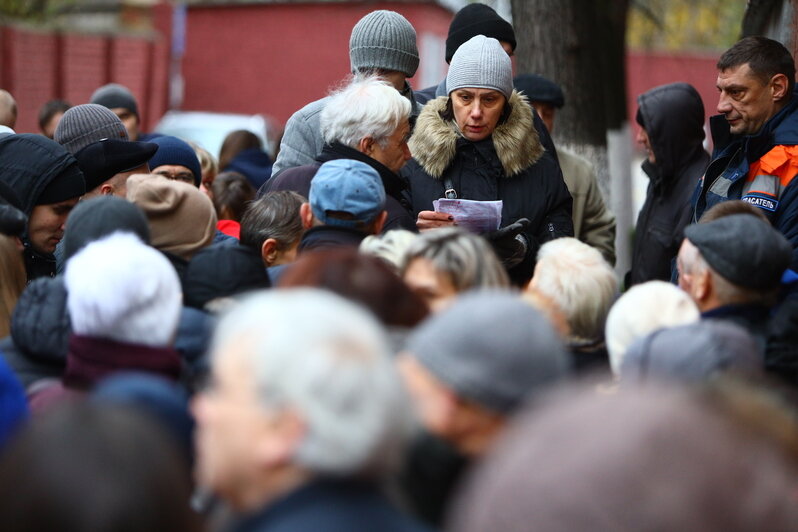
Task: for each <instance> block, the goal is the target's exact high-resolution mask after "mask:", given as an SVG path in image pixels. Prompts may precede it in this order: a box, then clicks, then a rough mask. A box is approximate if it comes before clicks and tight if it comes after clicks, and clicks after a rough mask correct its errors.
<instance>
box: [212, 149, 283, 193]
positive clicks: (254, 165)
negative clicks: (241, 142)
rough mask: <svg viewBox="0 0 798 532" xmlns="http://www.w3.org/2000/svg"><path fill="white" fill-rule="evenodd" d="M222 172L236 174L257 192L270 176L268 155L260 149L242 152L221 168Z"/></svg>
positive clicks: (270, 164) (270, 168) (270, 163)
mask: <svg viewBox="0 0 798 532" xmlns="http://www.w3.org/2000/svg"><path fill="white" fill-rule="evenodd" d="M221 171H222V172H238V173H239V174H241V175H243V176H244V177H246V178H247V181H249V184H250V185H252V186H253V187H255V190H258V189H259V188H260V187H261V186H263V183H265V182H266V181H267V180H268V179H269V177H271V175H272V160H271V157H269V154H268V153H266V152H265V151H263V150H261V149H260V148H250V149H248V150H244V151H242V152H241V153H239V154H238V155H236V156H235V157H233V160H232V161H230V163H229V164H228V165H227V166H226V167H224V168H222V170H221Z"/></svg>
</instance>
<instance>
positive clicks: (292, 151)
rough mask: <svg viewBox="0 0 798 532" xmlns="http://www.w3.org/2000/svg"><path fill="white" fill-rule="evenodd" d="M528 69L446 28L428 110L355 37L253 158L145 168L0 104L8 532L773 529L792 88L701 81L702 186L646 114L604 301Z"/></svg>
mask: <svg viewBox="0 0 798 532" xmlns="http://www.w3.org/2000/svg"><path fill="white" fill-rule="evenodd" d="M515 47H516V38H515V33H514V31H513V28H512V26H511V24H509V23H508V22H507V21H505V20H503V19H502V18H501V17H500V16H499V15H498V14H496V12H495V11H493V10H492V9H491V8H490V7H488V6H486V5H483V4H479V3H471V4H468V5H467V6H466V7H465V8H463V9H462V10H461V11H459V12H458V13H457V14H456V15H455V16H454V18H453V20H452V22H451V26H450V29H449V36H448V39H447V41H446V57H445V59H446V62H447V63H448V64H449V70H448V74H447V76H446V78H445V79H444V80H442V81H441V82H440V83H439V84H437V85H435V86H433V87H429V88H426V89H423V90H414V89H413V88H412V87H411V85H410V84H409V82H408V78H412V77H413V76H414V74H415V72H416V69H417V68H418V64H419V55H418V50H417V46H416V32H415V30H414V28H413V26H412V25H411V24H410V23H409V22H408V21H407V19H405V18H404V17H403V16H402V15H401V14H399V13H397V12H393V11H386V10H379V11H373V12H371V13H369V14H367V15H366V16H364V17H363V18H362V19H361V20H360V21H359V22H358V23H357V24H356V25H355V26H354V28H353V29H352V34H351V39H350V46H349V55H350V59H351V76H350V77H349V78H347V80H346V82H345V83H342V84H341V85H340V87H339V88H338V89H336V90H334V91H333V92H331V93H330V94H329V95H328V96H326V97H325V98H323V99H321V100H318V101H315V102H311V103H309V104H308V105H306V106H304V107H303V108H302V109H300V110H298V111H296V113H295V114H294V115H293V116H292V117H291V118H290V120H289V121H288V123H287V124H286V129H285V133H284V136H283V137H282V141H281V143H280V147H279V150H278V153H277V154H276V157H274V158H272V156H271V155H270V154H269V153H267V152H266V151H265V150H264V147H263V146H262V145H261V144H260V141H259V139H258V137H257V136H256V135H254V134H253V133H251V132H247V131H236V132H233V133H231V134H230V135H229V136H228V137H227V139H226V140H225V142H224V145H223V146H222V149H221V153H220V154H218V157H217V156H216V154H211V153H209V152H207V151H206V150H205V149H203V147H202V146H199V145H196V144H191V143H190V142H187V141H186V140H184V139H180V138H177V137H173V136H165V135H158V134H152V133H150V134H146V133H144V132H142V131H140V127H139V126H140V118H139V114H138V106H137V102H136V100H135V97H134V96H133V94H131V92H130V91H129V90H128V89H127V88H125V87H123V86H121V85H117V84H110V85H106V86H103V87H100V88H99V89H98V90H97V91H96V92H95V93H94V94H93V95H92V96H91V99H90V102H88V103H83V104H79V105H75V106H70V105H69V104H68V103H66V102H61V101H54V102H48V103H47V105H45V106H44V107H43V108H42V113H41V116H40V125H41V129H42V134H41V135H38V134H27V133H16V132H14V130H13V127H14V120H15V118H16V109H15V106H14V104H13V102H14V100H13V97H12V96H11V95H10V94H8V93H7V92H3V91H0V273H1V274H0V490H2V491H4V493H6V495H7V496H5V497H2V498H0V521H2V522H3V529H4V530H8V531H10V532H11V531H17V530H18V531H33V530H36V531H38V530H67V531H75V532H83V531H85V532H89V531H92V532H96V531H106V530H107V531H111V530H113V531H117V530H131V531H133V530H135V531H139V530H141V531H145V530H146V531H153V530H173V531H195V530H210V531H216V530H220V531H221V530H233V531H240V532H249V531H264V532H265V531H274V532H297V531H303V532H304V531H310V530H314V531H340V532H343V531H352V530H367V531H376V530H380V531H386V532H391V531H396V532H400V531H401V532H410V531H419V532H420V531H424V530H444V529H445V530H450V531H455V532H471V531H485V530H491V531H505V530H506V531H518V530H541V531H572V530H607V531H609V530H619V529H628V530H652V531H653V530H727V531H736V530H739V531H743V530H745V531H748V530H774V531H776V530H785V531H786V530H793V529H795V527H796V526H798V499H796V494H798V416H797V414H798V395H796V388H798V295H796V294H798V259H796V257H798V251H796V249H798V221H796V219H795V211H796V209H798V199H795V198H794V197H793V196H794V195H795V194H796V192H795V191H796V190H798V185H793V178H794V177H795V175H796V174H798V148H796V146H798V137H796V136H795V133H796V132H798V95H797V94H795V93H794V84H795V66H794V61H793V58H792V56H791V55H790V53H789V52H788V51H787V49H786V48H785V47H784V46H783V45H781V44H780V43H778V42H776V41H773V40H771V39H767V38H764V37H747V38H744V39H742V40H740V41H739V42H737V43H736V44H735V45H734V46H732V47H731V48H730V49H729V50H728V51H726V52H725V53H724V54H723V55H722V56H721V58H720V60H719V62H718V74H717V75H718V89H719V93H720V95H719V102H718V106H717V111H718V113H719V115H718V116H716V117H713V118H712V121H711V122H712V128H711V131H712V135H713V147H714V151H713V154H712V155H711V156H710V154H708V153H707V152H706V151H705V150H704V147H703V140H704V129H703V125H704V103H703V102H702V101H701V98H700V96H699V95H698V93H697V92H696V90H695V89H694V88H693V87H691V86H690V85H688V84H686V83H680V82H676V83H672V84H669V85H666V86H662V87H657V88H654V89H652V90H650V91H648V92H646V93H645V94H642V95H640V97H639V99H638V104H639V105H638V112H637V116H636V121H637V123H638V125H639V132H638V140H639V142H640V143H641V145H643V146H644V147H645V149H646V160H645V161H644V163H643V169H644V171H645V172H646V174H647V175H648V176H649V178H650V185H649V188H648V192H647V198H646V202H645V204H644V206H643V208H642V211H641V212H640V215H639V219H638V223H637V228H636V233H635V237H634V256H633V260H632V268H631V271H630V272H628V273H627V274H626V275H625V276H624V277H623V278H622V279H621V278H619V277H618V275H617V274H616V272H615V270H614V269H613V266H614V264H615V250H614V240H615V221H614V217H613V214H612V212H611V211H610V210H609V209H608V208H607V205H606V203H605V200H604V198H603V197H602V195H601V192H600V190H599V188H598V186H597V182H596V172H595V170H594V168H593V165H592V164H591V162H590V161H588V160H586V159H584V158H583V157H580V156H579V155H577V154H576V153H574V152H572V151H570V150H569V149H567V148H565V147H561V146H555V144H554V141H553V140H552V137H551V134H550V133H551V132H552V131H553V127H554V118H555V116H556V111H557V110H558V109H560V108H562V107H563V105H565V94H564V93H563V90H562V88H561V87H559V86H558V85H557V84H556V83H555V82H553V81H552V80H549V79H546V78H543V77H541V76H539V75H535V74H521V75H519V76H517V77H515V78H513V72H512V60H511V57H512V54H513V52H514V50H515ZM707 75H708V76H709V75H711V73H707ZM790 135H792V136H790ZM441 200H448V201H441ZM452 206H454V208H452Z"/></svg>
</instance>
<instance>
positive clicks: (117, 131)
mask: <svg viewBox="0 0 798 532" xmlns="http://www.w3.org/2000/svg"><path fill="white" fill-rule="evenodd" d="M53 139H54V140H55V141H56V142H57V143H59V144H60V145H62V146H63V147H64V148H66V150H67V151H68V152H69V153H71V154H73V155H74V154H76V153H77V152H79V151H80V150H82V149H83V148H85V147H86V146H88V145H89V144H94V143H95V142H98V141H100V140H102V139H116V140H130V139H129V137H128V136H127V130H126V129H125V125H124V124H123V123H122V121H121V120H119V118H118V117H117V116H116V115H115V114H114V113H113V111H111V110H110V109H108V108H107V107H104V106H102V105H97V104H93V103H85V104H83V105H76V106H75V107H71V108H69V109H67V111H66V112H65V113H64V116H63V117H61V121H60V122H58V126H57V127H56V128H55V133H54V134H53Z"/></svg>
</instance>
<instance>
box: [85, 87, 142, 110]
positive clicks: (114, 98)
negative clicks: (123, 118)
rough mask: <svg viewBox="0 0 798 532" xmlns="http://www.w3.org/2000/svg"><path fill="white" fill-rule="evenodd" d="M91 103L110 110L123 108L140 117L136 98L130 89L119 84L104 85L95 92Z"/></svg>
mask: <svg viewBox="0 0 798 532" xmlns="http://www.w3.org/2000/svg"><path fill="white" fill-rule="evenodd" d="M89 102H91V103H96V104H99V105H102V106H105V107H107V108H109V109H115V108H117V107H121V108H123V109H127V110H128V111H130V112H131V113H133V114H134V115H136V116H139V106H138V104H137V103H136V97H135V96H133V93H132V92H130V89H128V88H127V87H125V86H124V85H120V84H118V83H109V84H108V85H103V86H102V87H100V88H99V89H97V90H96V91H94V94H92V95H91V99H90V100H89Z"/></svg>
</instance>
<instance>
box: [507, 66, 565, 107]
mask: <svg viewBox="0 0 798 532" xmlns="http://www.w3.org/2000/svg"><path fill="white" fill-rule="evenodd" d="M513 85H515V88H516V90H518V91H519V92H523V93H524V95H526V97H527V98H528V99H529V101H530V102H541V103H547V104H549V105H553V106H554V107H557V108H558V109H559V108H560V107H562V106H563V105H565V95H564V94H563V92H562V89H561V88H560V86H559V85H557V84H556V83H554V82H553V81H551V80H550V79H546V78H544V77H543V76H538V75H537V74H519V75H518V76H516V77H515V78H514V79H513Z"/></svg>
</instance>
